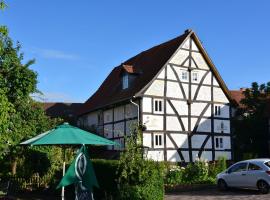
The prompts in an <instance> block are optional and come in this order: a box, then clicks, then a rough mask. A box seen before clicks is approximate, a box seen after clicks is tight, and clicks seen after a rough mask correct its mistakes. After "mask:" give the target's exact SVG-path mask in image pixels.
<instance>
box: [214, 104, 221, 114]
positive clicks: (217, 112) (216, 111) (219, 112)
mask: <svg viewBox="0 0 270 200" xmlns="http://www.w3.org/2000/svg"><path fill="white" fill-rule="evenodd" d="M220 108H221V107H220V106H215V116H220V115H221V110H220Z"/></svg>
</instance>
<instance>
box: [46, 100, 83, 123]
mask: <svg viewBox="0 0 270 200" xmlns="http://www.w3.org/2000/svg"><path fill="white" fill-rule="evenodd" d="M42 105H43V109H44V111H45V112H46V115H48V116H50V117H52V118H56V117H60V118H62V119H64V120H65V121H67V122H69V123H72V124H74V123H75V119H76V117H77V111H78V110H79V109H80V107H81V106H82V105H83V104H82V103H62V102H45V103H42Z"/></svg>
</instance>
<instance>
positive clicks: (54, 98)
mask: <svg viewBox="0 0 270 200" xmlns="http://www.w3.org/2000/svg"><path fill="white" fill-rule="evenodd" d="M32 98H33V99H35V100H37V101H40V102H66V103H77V102H81V101H80V100H78V99H75V98H73V97H71V96H70V95H68V94H65V93H62V92H43V94H39V93H37V94H36V93H35V94H32Z"/></svg>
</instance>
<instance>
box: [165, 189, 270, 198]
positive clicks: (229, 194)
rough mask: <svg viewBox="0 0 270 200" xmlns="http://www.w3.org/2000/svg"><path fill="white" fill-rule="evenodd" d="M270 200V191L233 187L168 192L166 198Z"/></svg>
mask: <svg viewBox="0 0 270 200" xmlns="http://www.w3.org/2000/svg"><path fill="white" fill-rule="evenodd" d="M178 199H179V200H221V199H222V200H225V199H226V200H227V199H228V200H236V199H241V200H270V193H269V194H267V195H263V194H260V193H259V192H257V191H252V190H240V189H231V190H229V191H225V192H220V191H218V190H217V189H216V188H209V189H204V190H199V191H189V192H181V193H177V194H166V196H165V200H178Z"/></svg>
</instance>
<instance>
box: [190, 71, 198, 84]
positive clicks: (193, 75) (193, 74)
mask: <svg viewBox="0 0 270 200" xmlns="http://www.w3.org/2000/svg"><path fill="white" fill-rule="evenodd" d="M195 76H196V80H195V79H194V78H195ZM191 79H192V82H195V83H198V82H199V72H198V71H193V72H192V73H191Z"/></svg>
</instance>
